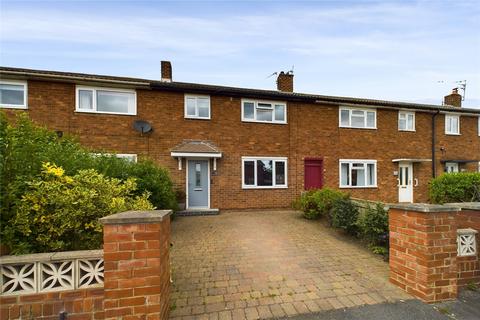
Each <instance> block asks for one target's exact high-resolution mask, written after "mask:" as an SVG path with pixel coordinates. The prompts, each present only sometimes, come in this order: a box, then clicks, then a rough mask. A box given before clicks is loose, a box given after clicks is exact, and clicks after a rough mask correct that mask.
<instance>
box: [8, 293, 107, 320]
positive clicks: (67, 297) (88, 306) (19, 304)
mask: <svg viewBox="0 0 480 320" xmlns="http://www.w3.org/2000/svg"><path fill="white" fill-rule="evenodd" d="M0 306H1V307H0V308H1V309H0V310H1V313H0V318H1V319H2V320H8V319H10V320H14V319H44V320H50V319H51V320H58V317H59V314H60V312H62V311H65V312H67V315H68V317H67V319H69V320H80V319H81V320H87V319H103V316H104V313H103V289H81V290H75V291H62V292H48V293H39V294H30V295H24V296H3V297H0Z"/></svg>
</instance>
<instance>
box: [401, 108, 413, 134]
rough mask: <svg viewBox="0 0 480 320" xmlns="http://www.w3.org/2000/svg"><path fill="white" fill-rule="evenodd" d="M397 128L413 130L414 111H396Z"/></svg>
mask: <svg viewBox="0 0 480 320" xmlns="http://www.w3.org/2000/svg"><path fill="white" fill-rule="evenodd" d="M398 130H399V131H415V112H408V111H398Z"/></svg>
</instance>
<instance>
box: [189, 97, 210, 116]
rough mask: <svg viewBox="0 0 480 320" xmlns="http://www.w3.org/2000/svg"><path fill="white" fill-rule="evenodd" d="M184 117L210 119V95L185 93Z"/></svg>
mask: <svg viewBox="0 0 480 320" xmlns="http://www.w3.org/2000/svg"><path fill="white" fill-rule="evenodd" d="M185 118H189V119H210V96H199V95H190V94H186V95H185Z"/></svg>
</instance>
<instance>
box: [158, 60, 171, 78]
mask: <svg viewBox="0 0 480 320" xmlns="http://www.w3.org/2000/svg"><path fill="white" fill-rule="evenodd" d="M161 68H162V78H161V79H160V80H161V81H163V82H172V64H171V63H170V61H162V63H161Z"/></svg>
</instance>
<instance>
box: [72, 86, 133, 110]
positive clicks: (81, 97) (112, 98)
mask: <svg viewBox="0 0 480 320" xmlns="http://www.w3.org/2000/svg"><path fill="white" fill-rule="evenodd" d="M75 111H77V112H90V113H107V114H125V115H136V114H137V93H136V92H135V90H126V89H112V88H94V87H83V86H77V88H76V99H75Z"/></svg>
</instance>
